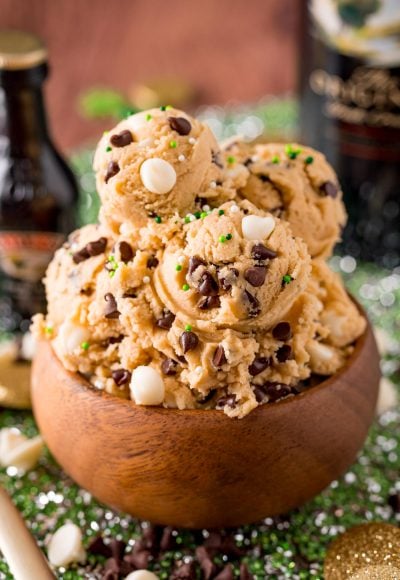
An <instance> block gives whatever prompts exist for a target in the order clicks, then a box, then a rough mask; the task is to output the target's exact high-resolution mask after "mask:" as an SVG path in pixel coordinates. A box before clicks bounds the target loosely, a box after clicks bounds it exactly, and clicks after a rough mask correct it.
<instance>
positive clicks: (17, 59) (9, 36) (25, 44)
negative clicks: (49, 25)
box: [0, 30, 47, 70]
mask: <svg viewBox="0 0 400 580" xmlns="http://www.w3.org/2000/svg"><path fill="white" fill-rule="evenodd" d="M46 60H47V49H46V47H45V46H44V44H43V42H42V41H41V40H40V38H38V37H37V36H35V35H33V34H30V33H29V32H22V31H20V30H0V69H3V70H21V69H25V68H31V67H33V66H37V65H39V64H42V63H43V62H45V61H46Z"/></svg>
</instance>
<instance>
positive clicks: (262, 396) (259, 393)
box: [253, 385, 267, 403]
mask: <svg viewBox="0 0 400 580" xmlns="http://www.w3.org/2000/svg"><path fill="white" fill-rule="evenodd" d="M253 392H254V396H255V398H256V401H257V403H264V402H265V400H266V398H267V395H266V393H265V392H264V391H263V389H262V387H259V386H257V385H255V386H254V387H253Z"/></svg>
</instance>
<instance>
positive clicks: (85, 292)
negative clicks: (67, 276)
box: [79, 286, 94, 296]
mask: <svg viewBox="0 0 400 580" xmlns="http://www.w3.org/2000/svg"><path fill="white" fill-rule="evenodd" d="M93 292H94V290H93V288H92V287H91V286H86V287H84V288H81V289H80V290H79V294H81V295H82V296H91V295H92V294H93Z"/></svg>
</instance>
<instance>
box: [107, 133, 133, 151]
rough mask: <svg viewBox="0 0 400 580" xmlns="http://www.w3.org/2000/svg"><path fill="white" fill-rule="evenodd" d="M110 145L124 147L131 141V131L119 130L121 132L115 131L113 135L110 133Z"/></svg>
mask: <svg viewBox="0 0 400 580" xmlns="http://www.w3.org/2000/svg"><path fill="white" fill-rule="evenodd" d="M110 143H111V145H114V147H126V146H127V145H130V143H133V137H132V133H131V132H130V131H127V130H125V131H121V133H116V134H115V135H111V137H110Z"/></svg>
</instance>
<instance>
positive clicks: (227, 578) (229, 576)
mask: <svg viewBox="0 0 400 580" xmlns="http://www.w3.org/2000/svg"><path fill="white" fill-rule="evenodd" d="M233 578H234V577H233V568H232V564H227V565H226V566H225V567H224V568H223V569H222V570H221V572H220V573H219V574H217V575H216V576H214V580H233Z"/></svg>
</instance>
